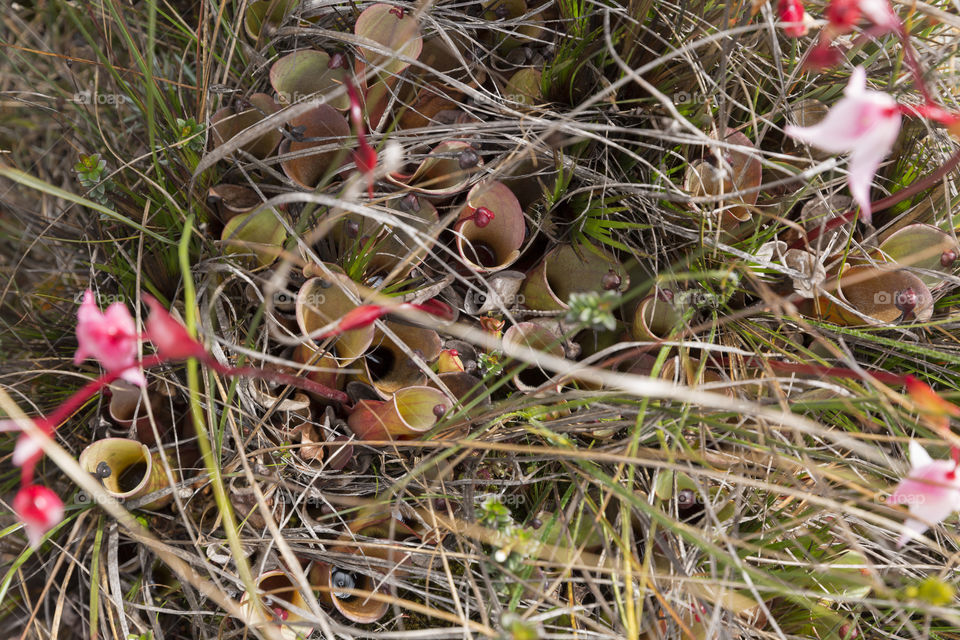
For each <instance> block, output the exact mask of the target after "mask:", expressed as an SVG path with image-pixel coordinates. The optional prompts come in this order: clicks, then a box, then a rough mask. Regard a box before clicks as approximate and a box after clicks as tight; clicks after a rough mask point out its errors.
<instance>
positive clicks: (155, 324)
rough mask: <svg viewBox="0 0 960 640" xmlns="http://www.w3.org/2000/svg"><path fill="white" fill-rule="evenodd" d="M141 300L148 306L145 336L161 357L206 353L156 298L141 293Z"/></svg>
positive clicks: (194, 355)
mask: <svg viewBox="0 0 960 640" xmlns="http://www.w3.org/2000/svg"><path fill="white" fill-rule="evenodd" d="M143 300H144V302H146V303H147V306H149V307H150V316H149V317H148V318H147V323H146V328H147V331H146V337H147V339H149V340H150V342H152V343H153V344H154V346H155V347H156V348H157V353H158V354H160V356H161V357H163V358H165V359H167V360H186V359H187V358H202V357H203V356H204V355H206V351H205V350H204V348H203V345H202V344H200V343H199V342H197V341H196V340H194V339H193V338H192V337H190V334H189V333H187V328H186V327H184V326H183V325H182V324H180V323H179V322H177V321H176V320H175V319H174V318H173V316H171V315H170V312H169V311H167V310H166V309H164V308H163V305H162V304H160V302H159V301H158V300H157V299H156V298H154V297H153V296H151V295H148V294H143ZM127 381H128V382H133V381H132V380H127ZM133 384H137V383H136V382H134V383H133Z"/></svg>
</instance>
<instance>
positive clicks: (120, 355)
mask: <svg viewBox="0 0 960 640" xmlns="http://www.w3.org/2000/svg"><path fill="white" fill-rule="evenodd" d="M77 344H78V347H77V352H76V353H75V354H74V362H76V363H78V364H79V363H80V362H82V361H83V360H85V359H86V358H88V357H91V356H92V357H93V358H96V359H97V360H98V361H99V362H100V364H101V365H102V366H103V368H104V369H106V370H107V371H119V370H121V369H129V368H132V367H134V366H135V365H136V362H137V360H136V358H137V326H136V323H135V322H134V320H133V316H131V315H130V312H129V311H128V310H127V308H126V306H124V305H123V304H122V303H119V302H114V303H113V304H111V305H110V306H109V307H108V308H107V311H106V312H105V313H101V311H100V310H99V309H98V308H97V305H96V303H95V302H94V299H93V292H92V291H90V290H89V289H87V291H86V292H85V293H84V294H83V303H82V304H81V305H80V309H79V310H78V311H77ZM132 371H133V373H130V372H126V371H125V372H124V374H123V377H124V378H125V379H127V380H130V381H131V382H133V381H137V382H135V384H145V380H144V378H143V374H142V373H140V372H139V371H137V370H136V369H132Z"/></svg>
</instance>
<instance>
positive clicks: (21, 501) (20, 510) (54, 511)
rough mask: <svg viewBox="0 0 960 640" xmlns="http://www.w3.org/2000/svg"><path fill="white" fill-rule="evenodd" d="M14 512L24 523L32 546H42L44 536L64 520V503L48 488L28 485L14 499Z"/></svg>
mask: <svg viewBox="0 0 960 640" xmlns="http://www.w3.org/2000/svg"><path fill="white" fill-rule="evenodd" d="M13 510H14V511H15V512H16V514H17V517H18V518H20V521H21V522H23V525H24V528H25V530H26V532H27V538H28V539H29V540H30V544H31V545H32V546H34V547H36V546H37V545H38V544H40V540H41V539H42V538H43V534H45V533H46V532H47V531H49V530H50V529H52V528H53V527H55V526H57V525H58V524H59V523H60V521H61V520H63V501H62V500H61V499H60V496H58V495H57V494H55V493H54V492H53V491H51V490H50V489H48V488H47V487H41V486H40V485H36V484H28V485H26V486H23V487H21V488H20V491H18V492H17V495H16V497H15V498H14V499H13Z"/></svg>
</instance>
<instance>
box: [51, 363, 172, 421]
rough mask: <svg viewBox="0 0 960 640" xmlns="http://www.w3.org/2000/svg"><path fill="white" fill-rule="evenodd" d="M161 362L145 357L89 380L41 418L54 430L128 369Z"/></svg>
mask: <svg viewBox="0 0 960 640" xmlns="http://www.w3.org/2000/svg"><path fill="white" fill-rule="evenodd" d="M162 362H163V360H162V359H161V358H160V357H159V356H156V355H153V356H147V357H146V358H144V359H143V360H142V361H140V362H138V363H136V364H134V365H132V366H129V367H126V368H124V369H118V370H117V371H111V372H109V373H105V374H103V375H102V376H100V377H99V378H97V379H96V380H91V381H90V382H88V383H87V384H85V385H84V386H83V387H81V388H80V389H79V390H78V391H76V392H75V393H74V394H73V395H72V396H70V397H69V398H67V399H66V401H65V402H64V403H63V404H61V405H60V406H59V407H57V408H56V409H54V411H53V413H51V414H50V415H49V416H47V417H45V418H42V419H43V420H45V421H46V422H47V424H49V425H50V428H51V429H56V428H57V427H58V426H60V423H62V422H63V421H65V420H66V419H67V418H69V417H70V415H71V414H72V413H73V412H74V411H76V410H77V409H79V408H80V407H82V406H83V404H84V403H85V402H86V401H87V400H89V399H90V398H92V397H93V396H94V395H95V394H97V393H98V392H99V391H101V390H102V389H103V388H104V387H106V386H108V385H109V384H110V383H111V382H114V381H116V380H117V379H118V378H120V376H122V375H123V374H124V372H126V371H127V370H129V369H133V368H135V367H143V368H144V369H149V368H150V367H155V366H157V365H158V364H161V363H162Z"/></svg>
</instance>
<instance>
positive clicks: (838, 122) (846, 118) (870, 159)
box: [784, 67, 901, 222]
mask: <svg viewBox="0 0 960 640" xmlns="http://www.w3.org/2000/svg"><path fill="white" fill-rule="evenodd" d="M866 82H867V79H866V72H865V71H864V70H863V68H862V67H857V68H856V69H854V71H853V74H851V76H850V80H849V82H848V83H847V87H846V88H845V89H844V92H843V93H844V97H843V98H842V99H841V100H840V101H839V102H837V104H835V105H834V106H833V108H832V109H830V112H829V113H827V116H826V117H825V118H824V119H823V120H822V121H820V122H819V123H818V124H816V125H814V126H812V127H794V126H788V127H786V129H785V130H784V131H785V132H786V134H787V135H789V136H791V137H794V138H796V139H798V140H801V141H803V142H806V143H808V144H811V145H813V146H815V147H819V148H820V149H823V150H824V151H827V152H829V153H850V166H849V169H848V173H847V184H848V186H849V188H850V194H851V195H852V196H853V198H854V200H856V201H857V204H859V205H860V209H861V211H862V216H863V219H864V220H865V221H866V222H870V218H871V210H870V187H871V186H872V184H873V177H874V175H875V174H876V172H877V168H878V167H879V166H880V163H881V162H883V159H884V158H885V157H886V156H887V154H888V153H890V150H891V149H892V148H893V144H894V142H896V139H897V135H898V134H899V133H900V122H901V116H900V110H899V109H898V107H897V102H896V100H894V99H893V98H892V97H891V96H889V95H887V94H885V93H881V92H879V91H871V90H868V89H867V88H866Z"/></svg>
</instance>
